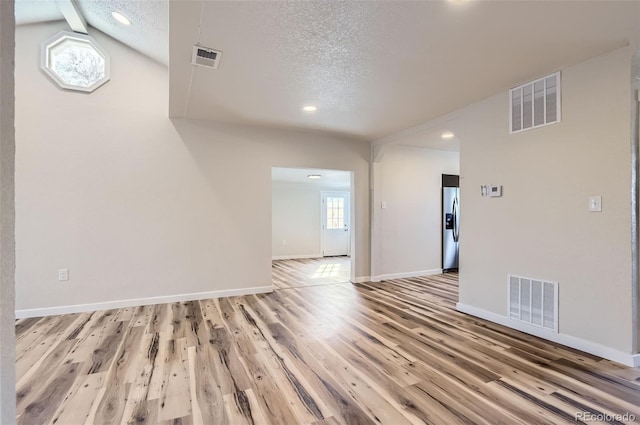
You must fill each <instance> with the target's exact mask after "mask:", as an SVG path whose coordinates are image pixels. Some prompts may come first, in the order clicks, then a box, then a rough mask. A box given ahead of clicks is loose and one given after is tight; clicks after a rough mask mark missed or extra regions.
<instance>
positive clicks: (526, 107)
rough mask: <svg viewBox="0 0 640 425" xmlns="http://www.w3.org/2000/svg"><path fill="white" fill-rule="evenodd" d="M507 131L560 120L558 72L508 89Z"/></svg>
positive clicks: (525, 128)
mask: <svg viewBox="0 0 640 425" xmlns="http://www.w3.org/2000/svg"><path fill="white" fill-rule="evenodd" d="M509 96H510V99H509V105H510V108H509V114H510V118H509V132H510V133H518V132H520V131H524V130H529V129H532V128H536V127H543V126H545V125H549V124H555V123H557V122H560V72H556V73H554V74H551V75H547V76H546V77H543V78H540V79H539V80H535V81H532V82H529V83H527V84H523V85H521V86H518V87H515V88H512V89H511V90H509Z"/></svg>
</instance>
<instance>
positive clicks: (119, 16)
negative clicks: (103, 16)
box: [111, 12, 131, 26]
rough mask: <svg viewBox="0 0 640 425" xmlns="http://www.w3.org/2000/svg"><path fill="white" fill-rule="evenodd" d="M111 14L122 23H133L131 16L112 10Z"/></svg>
mask: <svg viewBox="0 0 640 425" xmlns="http://www.w3.org/2000/svg"><path fill="white" fill-rule="evenodd" d="M111 16H113V19H115V20H116V21H118V22H120V23H121V24H122V25H126V26H130V25H131V21H130V20H129V18H127V17H126V16H124V15H123V14H122V13H119V12H111Z"/></svg>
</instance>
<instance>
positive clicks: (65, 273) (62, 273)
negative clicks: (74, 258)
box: [58, 269, 69, 281]
mask: <svg viewBox="0 0 640 425" xmlns="http://www.w3.org/2000/svg"><path fill="white" fill-rule="evenodd" d="M58 280H59V281H63V280H69V269H60V270H58Z"/></svg>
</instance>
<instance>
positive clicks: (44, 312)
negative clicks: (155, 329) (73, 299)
mask: <svg viewBox="0 0 640 425" xmlns="http://www.w3.org/2000/svg"><path fill="white" fill-rule="evenodd" d="M272 291H273V286H271V285H270V286H258V287H255V288H241V289H226V290H223V291H210V292H196V293H192V294H178V295H167V296H162V297H149V298H134V299H129V300H119V301H107V302H103V303H92V304H77V305H67V306H60V307H48V308H33V309H27V310H16V319H24V318H27V317H43V316H55V315H58V314H71V313H85V312H91V311H98V310H111V309H115V308H124V307H138V306H142V305H151V304H166V303H175V302H182V301H194V300H204V299H208V298H224V297H235V296H240V295H252V294H264V293H267V292H272Z"/></svg>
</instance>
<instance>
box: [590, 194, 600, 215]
mask: <svg viewBox="0 0 640 425" xmlns="http://www.w3.org/2000/svg"><path fill="white" fill-rule="evenodd" d="M589 211H591V212H602V196H589Z"/></svg>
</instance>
